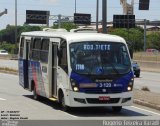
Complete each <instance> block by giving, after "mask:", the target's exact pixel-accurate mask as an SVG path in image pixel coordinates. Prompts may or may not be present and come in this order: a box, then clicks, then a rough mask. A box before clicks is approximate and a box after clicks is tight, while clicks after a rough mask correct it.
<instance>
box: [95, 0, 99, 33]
mask: <svg viewBox="0 0 160 126" xmlns="http://www.w3.org/2000/svg"><path fill="white" fill-rule="evenodd" d="M98 18H99V0H97V7H96V30H97V32H98V20H99V19H98Z"/></svg>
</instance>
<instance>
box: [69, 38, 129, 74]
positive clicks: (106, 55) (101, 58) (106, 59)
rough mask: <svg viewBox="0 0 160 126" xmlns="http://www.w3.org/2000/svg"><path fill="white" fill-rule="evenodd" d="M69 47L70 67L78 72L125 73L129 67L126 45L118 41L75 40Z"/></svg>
mask: <svg viewBox="0 0 160 126" xmlns="http://www.w3.org/2000/svg"><path fill="white" fill-rule="evenodd" d="M69 48H70V58H71V59H70V62H71V68H72V70H73V71H74V72H76V73H78V74H87V75H112V74H125V73H128V72H129V71H130V69H131V62H130V58H129V55H128V51H127V47H126V45H125V44H123V43H118V42H104V41H103V42H96V41H91V42H77V43H72V44H70V46H69Z"/></svg>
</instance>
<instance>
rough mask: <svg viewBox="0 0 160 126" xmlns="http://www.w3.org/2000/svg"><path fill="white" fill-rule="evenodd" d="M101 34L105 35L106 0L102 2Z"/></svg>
mask: <svg viewBox="0 0 160 126" xmlns="http://www.w3.org/2000/svg"><path fill="white" fill-rule="evenodd" d="M102 32H103V33H107V0H102Z"/></svg>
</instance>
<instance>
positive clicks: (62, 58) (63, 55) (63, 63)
mask: <svg viewBox="0 0 160 126" xmlns="http://www.w3.org/2000/svg"><path fill="white" fill-rule="evenodd" d="M59 53H60V55H59V57H58V59H59V60H58V64H59V66H60V67H61V68H62V69H63V70H64V71H65V72H66V73H68V64H67V43H66V41H63V43H62V44H61V45H60V52H59Z"/></svg>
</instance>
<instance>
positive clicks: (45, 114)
mask: <svg viewBox="0 0 160 126" xmlns="http://www.w3.org/2000/svg"><path fill="white" fill-rule="evenodd" d="M3 111H4V112H7V111H11V112H12V111H15V112H17V113H18V114H19V116H20V117H22V118H24V119H27V120H156V119H157V120H159V119H160V112H159V111H157V110H152V109H150V108H145V107H142V106H137V105H133V106H129V107H124V108H123V109H122V111H121V112H120V113H113V111H112V110H111V108H110V107H106V108H77V109H73V110H72V111H71V112H69V113H66V112H63V111H61V108H60V107H59V105H58V104H57V103H54V102H52V101H49V100H47V99H45V98H42V99H41V101H35V100H33V98H32V93H31V92H29V91H27V90H24V89H23V88H22V87H21V86H19V85H18V76H15V75H8V74H1V73H0V112H1V118H2V112H3Z"/></svg>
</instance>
